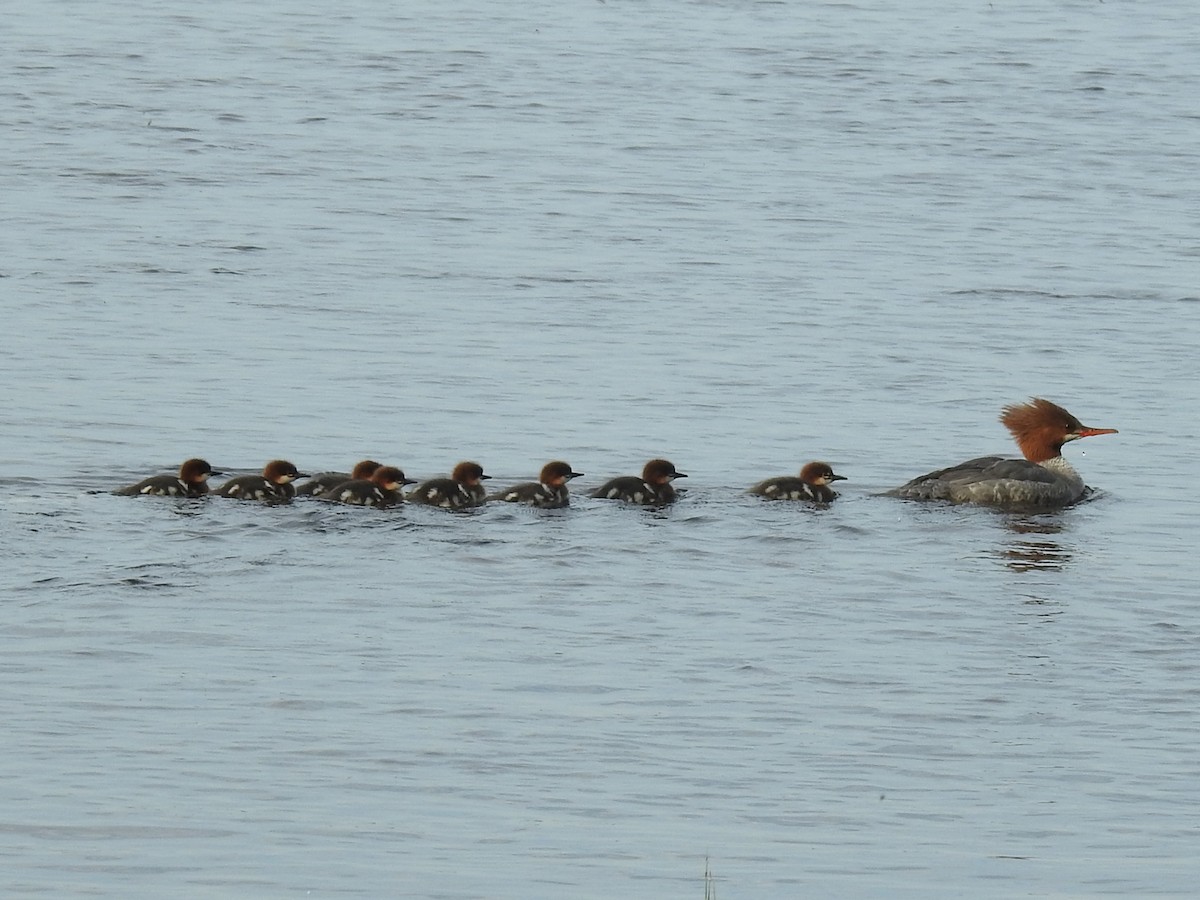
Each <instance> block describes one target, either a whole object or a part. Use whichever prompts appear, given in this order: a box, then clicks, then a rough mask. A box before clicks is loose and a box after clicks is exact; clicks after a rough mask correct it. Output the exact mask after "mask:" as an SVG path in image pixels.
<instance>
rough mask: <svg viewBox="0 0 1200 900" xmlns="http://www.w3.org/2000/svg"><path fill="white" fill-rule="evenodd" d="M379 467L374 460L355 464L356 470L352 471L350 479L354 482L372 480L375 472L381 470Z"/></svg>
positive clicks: (365, 460)
mask: <svg viewBox="0 0 1200 900" xmlns="http://www.w3.org/2000/svg"><path fill="white" fill-rule="evenodd" d="M379 465H380V464H379V463H377V462H375V460H373V459H364V460H362V461H361V462H357V463H355V464H354V468H353V469H351V470H350V478H351V479H353V480H354V481H361V480H364V479H367V478H370V477H371V476H372V475H374V474H375V470H376V469H378V468H379Z"/></svg>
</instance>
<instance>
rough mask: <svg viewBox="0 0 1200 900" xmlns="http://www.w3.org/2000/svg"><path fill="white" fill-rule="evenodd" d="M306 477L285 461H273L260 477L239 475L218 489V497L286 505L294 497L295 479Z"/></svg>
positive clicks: (265, 467) (264, 468)
mask: <svg viewBox="0 0 1200 900" xmlns="http://www.w3.org/2000/svg"><path fill="white" fill-rule="evenodd" d="M304 477H306V476H305V475H304V474H303V473H302V472H301V471H300V470H299V469H297V468H296V467H295V466H294V465H292V464H291V463H290V462H288V461H287V460H285V459H273V460H271V461H270V462H269V463H267V464H266V466H264V467H263V472H262V474H261V475H239V476H238V477H237V478H231V479H229V480H228V481H227V482H225V483H224V484H223V485H221V486H220V487H219V488H217V491H216V495H217V496H218V497H232V498H233V499H235V500H262V501H264V502H266V503H287V502H288V501H289V500H291V499H292V498H293V497H295V496H296V486H295V485H294V484H292V482H293V481H295V480H296V479H297V478H304Z"/></svg>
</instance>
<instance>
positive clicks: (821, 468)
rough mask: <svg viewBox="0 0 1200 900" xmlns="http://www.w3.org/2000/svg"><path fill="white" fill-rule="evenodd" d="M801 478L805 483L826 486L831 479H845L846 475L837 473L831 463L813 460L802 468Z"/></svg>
mask: <svg viewBox="0 0 1200 900" xmlns="http://www.w3.org/2000/svg"><path fill="white" fill-rule="evenodd" d="M800 480H801V481H803V482H804V483H805V484H814V485H816V486H818V487H826V486H827V485H828V484H829V482H831V481H845V480H846V476H845V475H835V474H834V471H833V468H832V467H831V466H830V465H829V463H823V462H817V461H813V462H810V463H806V464H805V466H804V468H803V469H801V470H800Z"/></svg>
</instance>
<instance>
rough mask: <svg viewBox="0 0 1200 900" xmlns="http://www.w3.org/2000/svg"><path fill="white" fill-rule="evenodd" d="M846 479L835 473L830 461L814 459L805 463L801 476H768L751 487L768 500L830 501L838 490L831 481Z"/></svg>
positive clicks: (752, 491) (755, 492)
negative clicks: (831, 484) (831, 485)
mask: <svg viewBox="0 0 1200 900" xmlns="http://www.w3.org/2000/svg"><path fill="white" fill-rule="evenodd" d="M845 480H846V476H845V475H836V474H834V471H833V469H832V468H831V467H830V465H829V463H823V462H816V461H814V462H810V463H806V464H805V466H804V468H802V469H801V470H800V475H799V477H792V476H784V477H781V478H768V479H767V480H766V481H760V482H759V483H758V484H756V485H755V486H754V487H752V488H750V493H751V494H757V495H758V496H759V497H765V498H766V499H767V500H812V501H815V502H817V503H829V502H830V501H832V500H833V499H834V498H835V497H837V492H836V491H834V490H833V489H832V488H831V487H830V486H829V483H830V482H831V481H845Z"/></svg>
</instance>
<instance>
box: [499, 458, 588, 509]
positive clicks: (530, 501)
mask: <svg viewBox="0 0 1200 900" xmlns="http://www.w3.org/2000/svg"><path fill="white" fill-rule="evenodd" d="M582 474H583V473H582V472H575V471H573V470H572V469H571V467H570V466H569V465H568V464H567V463H565V462H563V461H562V460H558V459H556V460H554V461H553V462H548V463H546V464H545V465H544V466H542V471H541V474H540V475H538V480H537V481H527V482H525V483H524V484H514V485H513V486H512V487H510V488H509V489H508V490H506V491H500V492H499V493H496V494H492V496H491V497H489V498H488V499H489V500H500V501H503V502H505V503H524V504H525V505H526V506H535V507H537V508H539V509H562V508H563V507H566V506H570V505H571V495H570V492H569V491H568V490H567V482H568V481H570V480H571V479H572V478H578V477H579V476H580V475H582Z"/></svg>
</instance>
